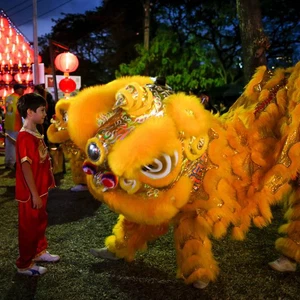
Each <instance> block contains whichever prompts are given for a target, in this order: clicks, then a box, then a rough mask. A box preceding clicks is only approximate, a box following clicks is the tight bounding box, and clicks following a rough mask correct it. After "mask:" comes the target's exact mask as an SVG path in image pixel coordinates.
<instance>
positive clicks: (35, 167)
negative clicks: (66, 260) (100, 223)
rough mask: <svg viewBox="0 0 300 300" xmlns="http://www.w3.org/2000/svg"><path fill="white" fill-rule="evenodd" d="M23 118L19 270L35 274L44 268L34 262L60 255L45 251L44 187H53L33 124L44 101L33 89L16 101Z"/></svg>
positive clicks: (37, 121)
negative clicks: (32, 91)
mask: <svg viewBox="0 0 300 300" xmlns="http://www.w3.org/2000/svg"><path fill="white" fill-rule="evenodd" d="M17 108H18V111H19V113H20V115H21V116H22V117H23V118H24V120H25V121H24V124H23V127H22V128H21V130H20V132H19V134H18V137H17V141H16V200H17V201H19V257H18V259H17V261H16V265H17V268H18V273H19V274H24V275H28V276H39V275H42V274H44V273H46V271H47V269H46V268H44V267H41V266H38V265H36V264H35V263H36V262H57V261H59V259H60V257H59V256H58V255H51V254H50V253H49V252H47V251H46V249H47V246H48V243H47V239H46V237H45V231H46V227H47V223H48V215H47V212H46V205H47V198H48V189H49V188H51V187H54V186H55V184H54V178H53V174H52V170H51V164H50V157H49V154H48V150H47V147H46V145H45V142H44V139H43V136H42V135H41V134H40V133H39V132H38V130H37V126H38V125H39V124H43V122H44V119H45V117H46V115H47V114H46V101H45V99H44V98H43V97H42V96H40V95H38V94H35V93H30V94H25V95H23V96H22V97H20V99H19V101H18V105H17Z"/></svg>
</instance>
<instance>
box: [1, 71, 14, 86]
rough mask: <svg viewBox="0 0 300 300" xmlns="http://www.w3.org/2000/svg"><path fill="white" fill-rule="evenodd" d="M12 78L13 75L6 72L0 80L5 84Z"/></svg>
mask: <svg viewBox="0 0 300 300" xmlns="http://www.w3.org/2000/svg"><path fill="white" fill-rule="evenodd" d="M12 79H13V77H12V76H11V74H9V73H6V74H4V75H3V76H2V80H3V81H4V82H5V83H7V84H8V83H10V82H11V81H12Z"/></svg>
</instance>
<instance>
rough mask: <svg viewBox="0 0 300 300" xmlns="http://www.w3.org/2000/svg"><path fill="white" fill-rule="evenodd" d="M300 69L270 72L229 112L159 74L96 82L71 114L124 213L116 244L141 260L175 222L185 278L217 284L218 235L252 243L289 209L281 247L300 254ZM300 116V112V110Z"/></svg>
mask: <svg viewBox="0 0 300 300" xmlns="http://www.w3.org/2000/svg"><path fill="white" fill-rule="evenodd" d="M299 74H300V64H298V65H296V66H295V67H293V68H290V69H278V70H276V71H275V72H274V73H270V72H269V71H267V70H266V68H265V67H260V68H259V69H258V70H257V72H256V74H255V75H254V76H253V78H252V80H251V81H250V82H249V84H248V85H247V87H246V89H245V91H244V93H243V95H242V96H241V97H240V98H239V99H238V100H237V102H236V103H235V104H234V105H233V106H232V108H231V109H230V110H229V112H228V113H226V114H225V115H222V116H219V115H212V114H210V113H209V112H208V111H206V110H205V109H204V107H203V106H202V105H201V104H200V102H199V99H197V98H196V97H194V96H187V95H185V94H183V93H173V92H172V91H171V90H170V89H169V88H167V87H164V86H157V85H155V84H153V82H152V80H151V79H149V78H147V77H142V76H133V77H124V78H120V79H117V80H115V81H113V82H111V83H109V84H106V85H103V86H95V87H91V88H87V89H85V90H83V91H82V92H81V93H79V94H78V95H77V96H76V97H75V98H74V99H71V101H70V105H69V107H68V109H67V119H68V132H69V134H70V137H71V140H72V141H73V142H74V143H75V144H76V145H77V146H78V147H80V148H81V149H82V150H84V151H85V153H86V156H87V159H86V161H85V163H84V165H83V168H84V170H85V172H86V174H87V184H88V187H89V190H90V192H91V193H92V194H93V196H94V197H95V198H96V199H98V200H100V201H103V202H104V203H106V204H107V205H108V206H109V207H110V209H111V210H113V211H114V212H116V213H118V214H119V215H120V216H119V219H118V222H117V224H116V225H115V227H114V229H113V234H112V235H111V236H109V237H107V239H106V241H105V244H106V247H107V249H108V251H109V252H111V253H113V254H114V255H115V256H116V257H118V258H124V259H125V260H127V261H132V260H133V259H134V257H135V254H136V252H137V251H139V250H145V249H146V248H147V242H149V241H152V240H155V239H157V238H158V237H159V236H161V235H163V234H165V233H166V232H167V230H168V227H169V226H171V225H172V226H174V240H175V247H176V255H177V266H178V271H177V276H178V277H180V278H183V279H184V281H185V283H187V284H192V283H194V284H195V283H197V282H199V281H200V282H205V283H208V282H210V281H214V280H215V279H216V277H217V275H218V272H219V268H218V264H217V262H216V260H215V258H214V256H213V253H212V250H211V249H212V244H211V240H210V237H212V236H213V237H215V238H221V237H223V236H224V235H225V234H226V233H227V231H228V229H229V228H230V229H231V234H232V237H233V238H234V239H238V240H242V239H244V238H245V235H246V233H247V231H248V230H249V227H250V226H251V225H252V224H254V225H256V226H258V227H263V226H265V225H267V224H269V223H270V222H271V219H272V212H271V205H273V204H276V203H279V202H282V201H285V202H286V203H288V205H289V209H288V211H287V214H286V217H287V218H288V223H287V224H285V225H283V226H282V227H281V229H280V231H281V232H282V233H284V234H285V235H286V236H285V237H283V238H280V239H279V240H277V242H276V247H277V249H278V250H280V251H281V252H282V253H283V254H285V255H287V256H288V257H291V258H293V259H295V260H296V261H297V262H299V261H300V252H299V251H300V225H299V224H300V201H299V188H298V185H297V183H295V182H296V180H295V179H296V178H297V176H298V172H299V168H300V160H299V155H300V142H299V122H300V119H299V117H298V116H299V113H300V105H299V96H300V88H299V86H300V76H299ZM298 111H299V113H298Z"/></svg>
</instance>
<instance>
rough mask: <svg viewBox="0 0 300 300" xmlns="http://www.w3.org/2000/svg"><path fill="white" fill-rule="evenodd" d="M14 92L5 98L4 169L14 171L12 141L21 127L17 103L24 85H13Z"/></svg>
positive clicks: (14, 160)
mask: <svg viewBox="0 0 300 300" xmlns="http://www.w3.org/2000/svg"><path fill="white" fill-rule="evenodd" d="M13 89H14V92H13V93H12V94H10V95H8V96H7V97H6V98H5V110H6V113H5V121H4V129H5V133H6V138H5V168H8V169H11V170H15V164H16V153H15V144H14V140H16V139H17V136H18V132H19V130H20V129H21V127H22V118H21V116H20V114H19V112H18V110H17V103H18V100H19V98H20V96H22V95H23V94H24V91H25V89H26V85H22V84H15V85H14V86H13Z"/></svg>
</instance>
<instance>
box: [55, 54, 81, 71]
mask: <svg viewBox="0 0 300 300" xmlns="http://www.w3.org/2000/svg"><path fill="white" fill-rule="evenodd" d="M54 64H55V67H56V68H57V69H58V70H60V71H62V72H64V73H71V72H74V71H76V70H77V68H78V65H79V62H78V58H77V57H76V56H75V55H74V54H72V53H70V52H65V53H61V54H58V55H57V56H56V58H55V61H54Z"/></svg>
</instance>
